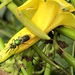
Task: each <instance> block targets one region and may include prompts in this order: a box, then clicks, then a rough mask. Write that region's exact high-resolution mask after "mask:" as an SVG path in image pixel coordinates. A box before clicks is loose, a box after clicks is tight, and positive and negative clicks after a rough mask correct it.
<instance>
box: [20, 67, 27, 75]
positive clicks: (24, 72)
mask: <svg viewBox="0 0 75 75" xmlns="http://www.w3.org/2000/svg"><path fill="white" fill-rule="evenodd" d="M21 71H22V73H23V75H28V73H27V72H26V70H25V69H24V67H21Z"/></svg>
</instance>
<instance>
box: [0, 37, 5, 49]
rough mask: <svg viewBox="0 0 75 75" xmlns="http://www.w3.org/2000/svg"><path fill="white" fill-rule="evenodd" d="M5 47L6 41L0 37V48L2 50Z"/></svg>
mask: <svg viewBox="0 0 75 75" xmlns="http://www.w3.org/2000/svg"><path fill="white" fill-rule="evenodd" d="M3 48H4V42H3V40H2V38H1V37H0V50H2V49H3Z"/></svg>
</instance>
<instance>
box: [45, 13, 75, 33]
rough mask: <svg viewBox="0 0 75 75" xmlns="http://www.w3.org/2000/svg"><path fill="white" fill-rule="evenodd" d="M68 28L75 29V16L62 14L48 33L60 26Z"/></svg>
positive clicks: (49, 28)
mask: <svg viewBox="0 0 75 75" xmlns="http://www.w3.org/2000/svg"><path fill="white" fill-rule="evenodd" d="M61 25H62V26H68V27H72V28H75V16H74V15H73V14H72V13H70V12H62V13H60V14H59V15H58V16H57V17H56V18H55V19H54V22H53V23H52V24H51V25H50V26H49V27H48V29H47V30H46V32H49V31H51V30H52V29H54V28H56V27H58V26H61Z"/></svg>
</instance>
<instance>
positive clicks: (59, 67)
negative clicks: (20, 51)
mask: <svg viewBox="0 0 75 75" xmlns="http://www.w3.org/2000/svg"><path fill="white" fill-rule="evenodd" d="M32 47H33V48H34V50H35V52H36V53H37V54H38V55H39V56H40V57H41V58H42V59H44V60H45V61H46V62H47V63H48V64H50V65H53V66H55V67H56V68H57V69H61V70H62V71H63V72H65V73H66V75H69V74H68V73H67V72H66V71H65V70H64V69H63V68H62V67H61V66H58V65H56V64H55V63H54V62H53V61H51V60H50V59H48V57H47V56H46V55H44V53H42V51H41V50H40V49H39V48H38V47H37V46H36V45H33V46H32Z"/></svg>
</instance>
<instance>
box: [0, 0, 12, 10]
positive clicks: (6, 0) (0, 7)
mask: <svg viewBox="0 0 75 75" xmlns="http://www.w3.org/2000/svg"><path fill="white" fill-rule="evenodd" d="M11 1H12V0H0V2H2V3H1V4H0V9H2V8H3V7H4V6H5V5H7V4H8V3H10V2H11Z"/></svg>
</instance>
